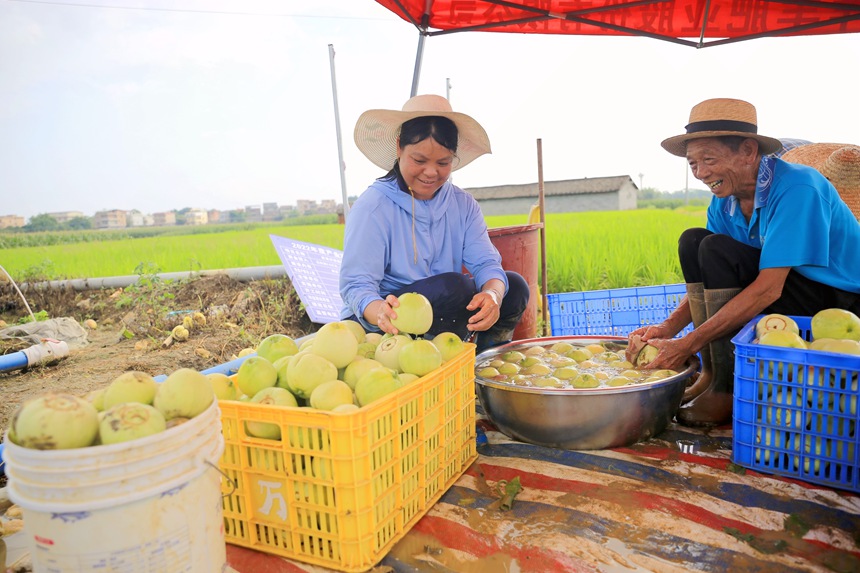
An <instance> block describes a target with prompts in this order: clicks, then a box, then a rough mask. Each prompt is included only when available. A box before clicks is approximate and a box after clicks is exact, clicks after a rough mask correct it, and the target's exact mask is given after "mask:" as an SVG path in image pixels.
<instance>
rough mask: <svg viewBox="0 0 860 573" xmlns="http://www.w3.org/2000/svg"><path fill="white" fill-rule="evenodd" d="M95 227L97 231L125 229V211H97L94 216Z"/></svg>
mask: <svg viewBox="0 0 860 573" xmlns="http://www.w3.org/2000/svg"><path fill="white" fill-rule="evenodd" d="M93 227H95V228H96V229H125V227H126V216H125V211H121V210H119V209H112V210H110V211H97V212H96V214H95V215H93Z"/></svg>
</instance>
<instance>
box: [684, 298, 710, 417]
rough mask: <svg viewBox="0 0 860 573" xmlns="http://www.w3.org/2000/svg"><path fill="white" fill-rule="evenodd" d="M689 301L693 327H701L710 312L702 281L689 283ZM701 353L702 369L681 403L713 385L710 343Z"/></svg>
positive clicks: (685, 392) (685, 391)
mask: <svg viewBox="0 0 860 573" xmlns="http://www.w3.org/2000/svg"><path fill="white" fill-rule="evenodd" d="M687 303H688V304H689V305H690V314H692V315H693V327H694V328H699V327H700V326H702V324H703V323H704V322H705V321H706V320H707V319H708V313H707V311H706V310H705V286H704V285H703V284H702V283H687ZM699 355H700V356H701V357H702V370H701V372H699V375H698V377H697V378H696V379H695V380H694V381H693V383H692V384H691V385H690V386H688V387H687V389H686V390H684V397H683V398H681V404H686V403H687V402H689V401H690V400H692V399H693V398H695V397H696V396H698V395H699V394H701V393H702V392H704V391H705V388H707V387H708V386H710V385H711V347H710V345H707V346H705V347H704V348H702V350H701V351H700V352H699Z"/></svg>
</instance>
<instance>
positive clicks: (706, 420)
mask: <svg viewBox="0 0 860 573" xmlns="http://www.w3.org/2000/svg"><path fill="white" fill-rule="evenodd" d="M739 292H741V289H739V288H724V289H705V290H704V297H705V309H706V311H707V315H708V317H709V318H710V317H711V316H714V315H715V314H716V313H717V311H719V310H720V309H721V308H723V306H724V305H725V304H726V303H727V302H728V301H730V300H732V299H733V298H734V297H735V296H737V294H738V293H739ZM733 336H734V333H732V334H731V335H729V336H724V337H723V338H718V339H717V340H714V341H713V342H711V343H710V345H709V346H710V352H711V383H710V384H709V385H708V387H707V388H705V390H704V391H703V392H702V393H701V394H699V395H698V396H696V398H694V399H693V400H692V401H691V402H689V403H687V404H684V405H683V406H681V407H680V408H679V409H678V414H677V418H678V422H679V423H681V424H683V425H685V426H697V427H702V426H718V425H720V424H724V423H726V422H728V421H730V420H731V419H732V400H733V393H734V387H735V346H734V344H732V337H733Z"/></svg>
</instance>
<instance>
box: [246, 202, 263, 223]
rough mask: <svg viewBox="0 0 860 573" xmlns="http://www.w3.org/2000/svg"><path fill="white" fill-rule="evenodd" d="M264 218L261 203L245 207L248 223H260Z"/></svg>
mask: <svg viewBox="0 0 860 573" xmlns="http://www.w3.org/2000/svg"><path fill="white" fill-rule="evenodd" d="M262 220H263V213H262V212H260V206H259V205H248V206H247V207H245V221H246V222H248V223H259V222H261V221H262Z"/></svg>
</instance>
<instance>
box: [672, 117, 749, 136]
mask: <svg viewBox="0 0 860 573" xmlns="http://www.w3.org/2000/svg"><path fill="white" fill-rule="evenodd" d="M699 131H740V132H743V133H758V128H757V127H756V125H755V124H754V123H748V122H746V121H734V120H731V119H715V120H711V121H696V122H693V123H691V124H689V125H687V133H697V132H699Z"/></svg>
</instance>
